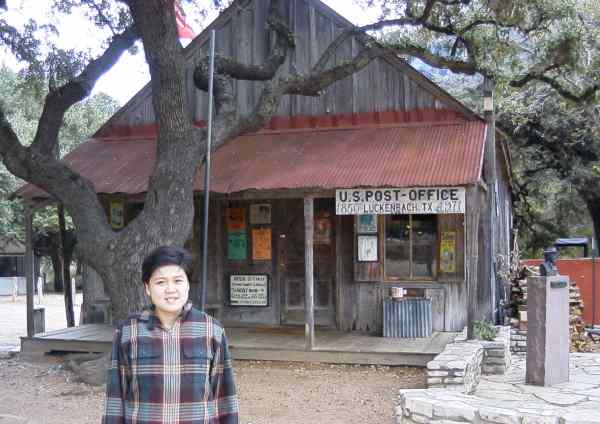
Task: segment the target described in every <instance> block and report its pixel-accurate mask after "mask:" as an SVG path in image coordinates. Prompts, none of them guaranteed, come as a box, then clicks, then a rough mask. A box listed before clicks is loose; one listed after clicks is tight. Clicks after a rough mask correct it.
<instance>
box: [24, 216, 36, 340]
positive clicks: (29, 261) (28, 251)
mask: <svg viewBox="0 0 600 424" xmlns="http://www.w3.org/2000/svg"><path fill="white" fill-rule="evenodd" d="M33 267H34V263H33V212H32V210H31V207H29V206H25V278H26V281H27V337H33V336H34V334H35V329H34V325H33V279H34V277H35V275H34V272H33Z"/></svg>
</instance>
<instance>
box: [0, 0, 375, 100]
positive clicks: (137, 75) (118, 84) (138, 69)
mask: <svg viewBox="0 0 600 424" xmlns="http://www.w3.org/2000/svg"><path fill="white" fill-rule="evenodd" d="M322 1H323V2H324V3H325V4H327V5H328V6H329V7H331V8H332V9H334V10H335V11H336V12H338V13H339V14H341V15H342V16H344V17H345V18H346V19H348V20H349V21H351V22H353V23H355V24H367V23H371V22H373V21H375V19H376V17H377V16H376V13H375V12H371V13H367V11H365V10H364V9H362V8H360V7H357V6H356V5H355V4H354V0H322ZM49 3H50V2H47V1H40V0H8V2H7V4H8V12H6V13H4V14H3V17H6V19H7V20H8V21H9V22H11V23H15V22H25V21H26V20H27V19H29V18H34V19H36V20H37V21H38V22H48V21H49V18H48V16H49V15H50V13H48V9H49ZM188 12H189V11H188ZM211 20H212V19H211ZM50 22H51V23H53V24H54V25H56V27H57V28H58V30H59V32H60V36H58V37H57V38H56V40H55V41H56V43H57V44H58V45H59V46H60V47H62V48H65V49H68V48H74V49H77V50H89V51H91V52H92V53H94V52H95V53H99V50H98V46H97V45H98V39H99V37H101V36H102V34H101V33H99V32H98V31H96V32H94V30H91V29H90V28H91V27H92V26H91V24H90V23H89V21H88V20H87V19H86V17H85V16H84V15H83V13H81V12H79V13H73V14H71V15H69V16H65V17H63V18H61V20H60V22H57V21H50ZM188 23H189V24H190V26H192V28H193V29H194V30H196V32H197V33H198V32H200V30H201V28H200V26H199V24H198V23H196V22H195V21H194V20H193V19H189V20H188ZM187 42H189V41H187ZM217 42H218V40H217ZM182 44H184V45H185V44H186V40H182ZM3 56H4V57H2V59H1V60H0V62H2V63H5V64H7V65H8V66H10V67H11V68H14V69H16V68H18V64H17V63H16V62H15V61H14V60H13V59H12V58H10V57H8V56H7V55H6V54H4V53H3ZM149 79H150V77H149V74H148V67H147V65H146V62H145V61H144V57H143V52H142V51H141V49H140V50H139V53H138V54H136V55H131V54H129V53H125V54H124V55H123V56H122V57H121V59H120V60H119V62H118V63H117V64H116V65H115V66H113V67H112V68H111V69H110V70H109V71H108V72H107V73H106V74H104V75H103V76H102V77H101V78H100V79H99V80H98V82H97V83H96V86H95V87H94V91H93V92H92V94H95V93H99V92H104V93H106V94H108V95H110V96H111V97H113V98H115V99H116V100H117V101H118V102H119V103H120V104H121V105H123V104H125V103H126V102H127V101H128V100H129V99H130V98H131V97H133V96H134V95H135V94H136V93H137V92H138V91H139V90H140V89H141V88H142V87H143V86H144V85H145V84H146V83H147V82H148V81H149Z"/></svg>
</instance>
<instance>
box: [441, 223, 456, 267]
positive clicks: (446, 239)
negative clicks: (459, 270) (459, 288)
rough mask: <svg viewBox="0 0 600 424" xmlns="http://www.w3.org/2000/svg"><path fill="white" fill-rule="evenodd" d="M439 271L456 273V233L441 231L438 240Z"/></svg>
mask: <svg viewBox="0 0 600 424" xmlns="http://www.w3.org/2000/svg"><path fill="white" fill-rule="evenodd" d="M440 271H442V272H444V273H446V274H452V273H454V272H456V231H443V232H442V237H441V240H440Z"/></svg>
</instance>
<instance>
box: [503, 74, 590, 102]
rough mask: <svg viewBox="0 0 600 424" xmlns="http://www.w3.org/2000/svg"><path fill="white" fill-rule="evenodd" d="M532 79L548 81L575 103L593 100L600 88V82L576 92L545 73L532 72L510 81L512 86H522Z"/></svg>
mask: <svg viewBox="0 0 600 424" xmlns="http://www.w3.org/2000/svg"><path fill="white" fill-rule="evenodd" d="M532 81H540V82H543V83H546V84H547V85H549V86H550V87H552V88H553V89H554V90H555V91H556V92H557V93H558V94H560V95H561V96H562V97H564V98H565V99H568V100H571V101H572V102H574V103H577V104H582V103H587V102H588V101H590V100H592V99H593V97H594V95H595V94H596V92H597V91H598V90H600V83H597V84H594V85H592V86H590V87H588V88H586V89H585V90H583V91H582V92H581V93H574V92H572V91H571V90H569V89H568V88H566V87H564V86H563V85H562V84H561V83H560V82H559V81H557V80H556V79H554V78H552V77H549V76H547V75H544V73H543V72H542V73H537V72H531V73H528V74H526V75H524V76H522V77H521V78H519V79H516V80H513V81H511V82H510V86H511V87H515V88H521V87H524V86H525V85H527V84H529V83H530V82H532Z"/></svg>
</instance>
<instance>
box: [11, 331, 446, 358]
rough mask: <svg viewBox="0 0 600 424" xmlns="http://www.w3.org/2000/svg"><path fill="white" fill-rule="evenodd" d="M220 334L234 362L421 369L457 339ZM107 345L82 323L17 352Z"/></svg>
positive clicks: (25, 342) (39, 337) (108, 339)
mask: <svg viewBox="0 0 600 424" xmlns="http://www.w3.org/2000/svg"><path fill="white" fill-rule="evenodd" d="M226 331H227V336H228V339H229V345H230V349H231V352H232V354H233V357H234V358H235V359H246V360H270V361H300V362H326V363H335V364H370V365H413V366H425V365H426V364H427V362H429V361H430V360H432V359H433V357H434V356H436V355H437V354H438V353H440V352H441V351H442V350H443V349H444V347H445V346H446V344H447V343H449V342H451V341H452V340H453V339H454V337H455V336H456V335H457V334H458V333H449V332H434V333H433V335H432V336H431V337H429V338H422V339H393V338H383V337H377V336H372V335H369V334H364V333H357V332H351V333H349V332H340V331H332V330H320V329H317V331H316V337H315V348H314V349H313V350H311V351H307V350H306V349H305V340H304V332H303V329H301V328H289V327H281V328H240V327H227V329H226ZM111 344H112V327H111V326H109V325H101V324H86V325H82V326H79V327H72V328H65V329H62V330H56V331H50V332H46V333H41V334H36V335H35V336H33V337H22V338H21V353H22V354H24V355H40V354H44V353H49V352H52V351H63V352H64V351H66V352H109V351H110V348H111Z"/></svg>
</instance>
